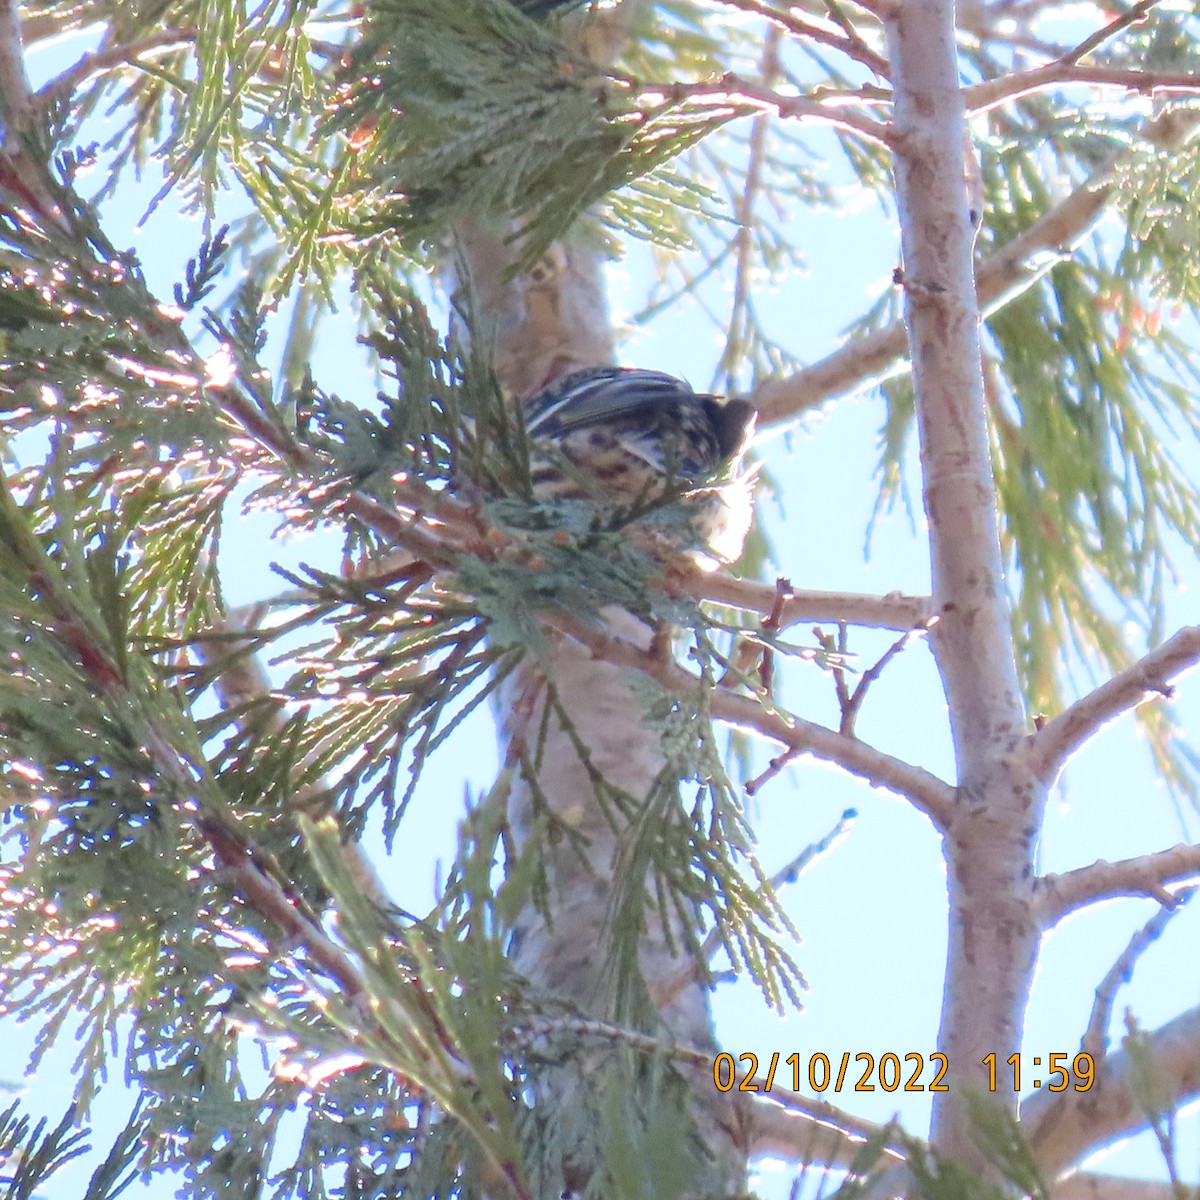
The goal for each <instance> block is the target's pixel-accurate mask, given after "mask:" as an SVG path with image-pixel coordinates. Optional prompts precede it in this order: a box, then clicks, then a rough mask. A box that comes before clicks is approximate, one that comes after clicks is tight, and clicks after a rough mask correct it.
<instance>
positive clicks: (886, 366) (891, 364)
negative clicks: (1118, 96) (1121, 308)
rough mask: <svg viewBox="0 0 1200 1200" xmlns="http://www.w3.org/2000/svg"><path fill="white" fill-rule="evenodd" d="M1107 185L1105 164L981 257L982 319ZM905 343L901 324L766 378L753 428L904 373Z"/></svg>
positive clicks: (1041, 268) (1049, 254) (1032, 279)
mask: <svg viewBox="0 0 1200 1200" xmlns="http://www.w3.org/2000/svg"><path fill="white" fill-rule="evenodd" d="M1112 187H1113V165H1112V164H1111V163H1110V164H1107V165H1106V166H1105V167H1103V168H1101V170H1099V171H1097V172H1096V173H1095V174H1093V175H1092V176H1091V177H1090V178H1089V179H1087V180H1085V181H1084V182H1083V183H1082V184H1080V185H1079V187H1077V188H1076V189H1075V190H1074V191H1073V192H1071V194H1070V195H1069V196H1067V197H1066V199H1064V200H1062V201H1061V202H1060V203H1058V204H1056V205H1055V206H1054V207H1053V208H1051V209H1050V210H1049V211H1048V212H1047V213H1046V214H1045V215H1044V216H1042V217H1040V218H1039V219H1038V220H1036V221H1035V222H1034V223H1033V224H1032V225H1030V226H1029V228H1028V229H1026V230H1024V231H1023V232H1022V233H1019V234H1018V235H1017V236H1016V237H1015V238H1013V239H1012V241H1010V242H1009V243H1008V244H1007V245H1005V246H1003V247H1001V248H1000V249H999V250H997V251H995V252H994V253H992V254H991V255H989V256H988V257H987V258H986V259H984V260H983V262H982V263H980V264H979V267H978V268H977V270H976V272H975V283H976V288H977V292H978V297H979V305H980V308H981V309H982V310H983V312H984V314H985V315H986V314H987V313H989V312H992V311H994V310H995V309H996V308H998V307H999V306H1000V305H1001V304H1004V303H1007V302H1008V301H1009V300H1011V299H1012V298H1013V297H1014V296H1017V295H1019V294H1020V293H1021V292H1023V291H1025V290H1026V288H1028V287H1030V286H1032V285H1033V284H1034V283H1036V282H1037V280H1039V279H1040V278H1041V277H1042V276H1043V275H1044V274H1045V273H1046V271H1048V270H1049V269H1050V267H1052V266H1053V265H1054V263H1056V262H1058V261H1060V260H1061V259H1062V257H1064V256H1065V255H1066V254H1067V252H1068V251H1069V250H1070V249H1071V248H1072V247H1073V246H1074V245H1075V244H1076V243H1077V242H1078V241H1079V240H1080V239H1081V238H1082V237H1083V236H1084V234H1086V233H1087V231H1088V230H1089V229H1090V228H1091V226H1092V225H1093V224H1094V222H1095V221H1096V220H1097V218H1098V217H1099V216H1100V213H1101V212H1102V211H1103V210H1104V206H1105V204H1107V202H1108V199H1109V196H1110V195H1111V193H1112ZM907 354H908V337H907V334H906V332H905V329H904V324H903V322H901V321H894V322H893V323H892V324H891V325H888V326H886V327H885V328H883V329H880V330H877V331H876V332H874V333H868V334H864V335H862V336H861V337H855V338H854V339H853V340H851V341H849V342H847V343H846V345H845V346H843V347H842V348H841V349H840V350H835V351H834V352H833V353H832V354H830V355H827V356H826V357H825V358H823V359H821V360H820V361H819V362H816V363H814V364H813V365H812V366H811V367H806V368H805V369H804V370H802V371H797V372H795V373H794V374H792V375H790V376H788V377H786V378H784V379H771V380H767V382H766V383H764V384H763V385H762V386H761V387H760V388H759V389H758V390H757V391H756V392H755V395H754V402H755V404H756V406H757V408H758V411H759V426H760V428H762V427H765V426H768V425H773V424H777V423H781V422H785V421H791V420H794V419H795V418H796V417H798V416H800V415H801V414H802V413H805V412H807V411H809V410H810V409H813V408H816V407H817V406H818V405H820V404H821V403H823V402H824V401H826V400H829V399H832V398H833V397H835V396H841V395H845V394H847V393H849V392H854V391H859V390H862V389H863V388H867V387H871V386H873V385H875V384H879V383H882V382H883V381H884V380H885V379H890V378H892V377H893V376H896V375H900V374H903V373H905V372H907V371H908V370H909V363H908V360H907Z"/></svg>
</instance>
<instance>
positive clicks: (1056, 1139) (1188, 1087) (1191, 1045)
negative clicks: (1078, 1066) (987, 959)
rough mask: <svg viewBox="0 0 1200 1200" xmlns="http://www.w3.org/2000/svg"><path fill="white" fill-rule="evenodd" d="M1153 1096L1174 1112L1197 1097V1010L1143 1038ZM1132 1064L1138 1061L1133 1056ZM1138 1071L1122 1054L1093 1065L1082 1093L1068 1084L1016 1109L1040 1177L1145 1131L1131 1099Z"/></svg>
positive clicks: (1138, 1106) (1143, 1118)
mask: <svg viewBox="0 0 1200 1200" xmlns="http://www.w3.org/2000/svg"><path fill="white" fill-rule="evenodd" d="M1146 1043H1147V1047H1148V1050H1149V1054H1150V1056H1151V1057H1152V1058H1153V1062H1154V1081H1155V1088H1156V1091H1157V1094H1158V1095H1159V1096H1160V1097H1161V1098H1162V1099H1163V1100H1166V1101H1168V1102H1171V1103H1173V1104H1174V1105H1176V1106H1180V1105H1182V1104H1184V1103H1186V1102H1187V1101H1188V1100H1191V1099H1193V1098H1195V1097H1196V1096H1197V1095H1198V1094H1200V1008H1192V1009H1189V1010H1188V1011H1187V1012H1185V1013H1183V1014H1182V1015H1181V1016H1178V1017H1176V1018H1175V1019H1174V1020H1173V1021H1169V1022H1168V1023H1167V1024H1166V1025H1163V1026H1161V1027H1160V1028H1158V1029H1156V1030H1154V1031H1153V1032H1152V1033H1148V1034H1147V1035H1146ZM1138 1058H1139V1059H1140V1058H1141V1053H1140V1052H1139V1054H1138ZM1141 1071H1142V1066H1141V1065H1139V1063H1137V1062H1135V1061H1134V1059H1133V1058H1132V1057H1131V1056H1130V1054H1129V1052H1128V1051H1126V1050H1118V1051H1116V1052H1114V1053H1113V1054H1110V1055H1107V1056H1106V1057H1105V1058H1103V1059H1098V1060H1096V1063H1095V1071H1094V1073H1093V1083H1092V1085H1091V1087H1089V1088H1088V1090H1087V1091H1076V1090H1075V1089H1074V1084H1072V1086H1071V1087H1069V1088H1068V1089H1067V1091H1065V1092H1060V1093H1058V1094H1057V1095H1055V1094H1053V1093H1049V1092H1045V1091H1042V1092H1039V1093H1037V1094H1036V1095H1035V1096H1033V1097H1032V1098H1031V1099H1029V1100H1027V1101H1025V1102H1024V1103H1023V1104H1022V1106H1021V1124H1022V1127H1023V1129H1024V1130H1025V1131H1026V1132H1027V1133H1028V1137H1029V1145H1030V1147H1031V1149H1032V1150H1033V1153H1034V1157H1035V1158H1036V1159H1037V1162H1038V1165H1039V1166H1040V1167H1041V1169H1042V1171H1043V1173H1044V1174H1045V1175H1046V1176H1047V1177H1049V1178H1053V1177H1054V1176H1055V1175H1058V1174H1060V1173H1061V1172H1063V1171H1065V1170H1067V1168H1069V1167H1071V1166H1072V1165H1073V1164H1075V1163H1077V1162H1080V1161H1082V1160H1083V1159H1084V1158H1086V1157H1087V1156H1088V1155H1089V1154H1091V1153H1092V1152H1093V1151H1095V1150H1098V1149H1100V1148H1102V1147H1104V1146H1107V1145H1109V1144H1110V1143H1112V1142H1114V1141H1115V1140H1116V1139H1117V1138H1120V1137H1124V1136H1125V1135H1127V1134H1131V1133H1134V1132H1136V1131H1137V1130H1139V1129H1142V1128H1144V1127H1145V1125H1146V1123H1147V1116H1146V1112H1145V1108H1144V1103H1143V1102H1142V1101H1141V1100H1139V1098H1138V1095H1137V1083H1136V1081H1137V1078H1138V1076H1139V1074H1140V1073H1141Z"/></svg>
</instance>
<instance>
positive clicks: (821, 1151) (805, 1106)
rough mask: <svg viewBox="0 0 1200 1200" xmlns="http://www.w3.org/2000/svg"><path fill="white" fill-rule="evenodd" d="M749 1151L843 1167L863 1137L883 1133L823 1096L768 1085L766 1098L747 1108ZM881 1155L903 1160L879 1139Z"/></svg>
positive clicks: (895, 1148) (857, 1151) (898, 1150)
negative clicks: (815, 1098) (802, 1093)
mask: <svg viewBox="0 0 1200 1200" xmlns="http://www.w3.org/2000/svg"><path fill="white" fill-rule="evenodd" d="M749 1115H750V1153H751V1154H752V1155H755V1156H757V1157H760V1158H764V1157H768V1156H770V1157H772V1158H785V1159H788V1160H790V1161H793V1162H801V1163H812V1162H815V1163H817V1164H818V1165H820V1166H826V1167H847V1166H850V1165H851V1163H853V1162H854V1160H855V1157H856V1156H857V1155H859V1154H861V1153H862V1148H863V1144H864V1143H865V1142H866V1141H868V1140H869V1139H873V1138H874V1139H880V1138H882V1137H883V1136H884V1134H885V1129H884V1127H883V1126H881V1125H874V1124H872V1123H871V1122H869V1121H864V1120H862V1119H861V1118H860V1117H854V1116H851V1115H850V1114H849V1113H847V1112H843V1111H842V1110H841V1109H839V1108H835V1107H834V1106H833V1105H832V1104H828V1103H827V1102H825V1101H824V1100H814V1099H812V1098H811V1097H809V1096H802V1095H800V1094H799V1093H797V1092H792V1091H789V1090H788V1089H786V1088H779V1087H777V1086H773V1087H772V1089H771V1093H770V1098H769V1099H767V1098H756V1099H755V1101H754V1103H753V1106H752V1107H751V1109H750V1114H749ZM881 1154H882V1155H883V1156H886V1157H887V1158H889V1159H892V1160H894V1161H903V1158H904V1155H903V1151H902V1150H901V1148H900V1146H899V1145H897V1144H894V1143H888V1142H884V1143H883V1145H882V1149H881Z"/></svg>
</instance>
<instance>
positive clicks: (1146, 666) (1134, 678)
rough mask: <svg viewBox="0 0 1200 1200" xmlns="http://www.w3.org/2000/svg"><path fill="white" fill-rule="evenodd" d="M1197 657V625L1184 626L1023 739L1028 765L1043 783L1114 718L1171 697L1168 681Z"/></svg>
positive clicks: (1054, 776)
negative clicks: (1145, 703) (1141, 705)
mask: <svg viewBox="0 0 1200 1200" xmlns="http://www.w3.org/2000/svg"><path fill="white" fill-rule="evenodd" d="M1197 662H1200V625H1189V626H1185V627H1184V628H1183V629H1181V630H1179V632H1178V633H1176V634H1174V635H1173V636H1172V637H1170V638H1168V639H1167V640H1166V641H1165V642H1163V644H1162V645H1161V646H1159V647H1157V648H1156V649H1154V650H1152V651H1151V652H1150V653H1149V654H1147V655H1146V656H1145V657H1144V658H1142V659H1139V661H1138V662H1136V663H1134V664H1133V666H1131V667H1128V668H1127V669H1126V670H1124V671H1121V672H1120V673H1119V674H1117V675H1114V676H1113V677H1112V678H1111V679H1109V680H1108V681H1107V682H1105V683H1102V684H1101V685H1100V686H1099V687H1098V688H1096V690H1095V691H1093V692H1089V693H1088V694H1087V695H1086V696H1084V697H1083V698H1082V699H1080V700H1077V701H1076V702H1075V703H1074V704H1072V705H1071V706H1070V707H1069V708H1068V709H1066V710H1065V711H1064V712H1062V713H1060V714H1059V715H1058V716H1057V717H1055V718H1054V719H1053V720H1052V721H1049V722H1047V724H1046V725H1044V726H1043V727H1042V728H1041V729H1039V730H1038V731H1037V732H1036V733H1034V734H1032V735H1030V737H1029V739H1028V740H1027V742H1026V747H1027V760H1028V763H1029V767H1030V769H1031V770H1032V771H1033V772H1034V774H1035V775H1037V777H1038V778H1039V779H1042V780H1043V781H1044V782H1046V783H1047V784H1050V783H1053V782H1054V780H1055V779H1057V778H1058V775H1059V772H1060V771H1061V770H1062V769H1063V766H1064V764H1065V763H1066V761H1067V760H1068V759H1069V758H1070V757H1071V755H1072V754H1074V753H1075V752H1076V751H1077V750H1078V749H1079V748H1080V747H1081V746H1082V745H1083V744H1084V743H1085V742H1087V741H1089V740H1090V739H1091V738H1092V737H1094V736H1095V735H1096V734H1097V733H1098V732H1099V731H1100V730H1101V729H1102V728H1103V727H1104V726H1105V725H1107V724H1108V723H1109V722H1110V721H1112V720H1114V719H1115V718H1117V717H1119V716H1121V715H1122V714H1123V713H1126V712H1128V711H1129V710H1130V709H1132V708H1136V707H1137V706H1138V705H1139V704H1141V703H1143V702H1144V701H1146V700H1150V699H1154V698H1156V697H1166V698H1167V699H1170V698H1171V695H1172V688H1171V683H1172V681H1173V680H1175V679H1177V678H1178V677H1179V676H1180V675H1182V674H1183V673H1184V672H1185V671H1188V670H1190V669H1191V668H1192V667H1194V666H1195V665H1196V663H1197Z"/></svg>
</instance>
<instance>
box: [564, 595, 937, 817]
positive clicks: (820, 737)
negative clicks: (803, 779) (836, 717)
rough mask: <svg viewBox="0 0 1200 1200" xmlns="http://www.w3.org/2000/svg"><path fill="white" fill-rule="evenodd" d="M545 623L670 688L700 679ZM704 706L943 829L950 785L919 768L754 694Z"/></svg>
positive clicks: (571, 623)
mask: <svg viewBox="0 0 1200 1200" xmlns="http://www.w3.org/2000/svg"><path fill="white" fill-rule="evenodd" d="M544 620H545V623H546V624H547V625H548V626H550V627H551V628H554V629H557V630H559V632H561V633H563V634H565V635H566V636H567V637H570V638H573V639H574V640H575V641H578V642H580V643H581V644H582V645H584V646H586V647H587V649H588V650H589V652H590V653H591V654H592V655H593V656H594V657H595V658H599V659H603V660H604V661H606V662H610V663H614V664H616V665H617V666H622V667H629V668H632V669H634V670H638V671H642V672H644V673H645V674H647V675H649V676H650V677H651V678H653V679H656V680H657V681H658V682H659V683H661V684H662V685H663V686H664V687H665V688H667V689H668V690H670V691H673V692H678V693H681V694H685V695H686V694H689V693H693V692H695V690H696V689H697V688H699V687H702V686H703V684H702V681H701V680H700V679H699V678H698V677H697V676H696V675H694V674H692V673H691V672H690V671H687V670H685V669H684V668H683V667H681V666H679V665H678V664H677V663H676V662H674V661H673V660H672V659H670V658H666V657H664V656H662V655H660V654H656V653H655V652H654V651H653V649H651V650H643V649H641V648H639V647H638V646H636V645H634V643H633V642H630V641H627V640H626V639H625V638H623V637H620V636H618V635H616V634H614V633H610V632H608V631H607V630H605V629H604V628H602V627H601V626H600V625H598V624H596V623H595V622H590V621H585V620H582V619H580V618H578V617H575V616H572V615H571V614H569V613H565V612H548V613H547V614H546V615H545V617H544ZM708 706H709V711H710V712H711V713H712V715H713V716H714V717H715V718H716V719H717V720H719V721H726V722H728V723H729V724H731V725H736V726H738V727H739V728H741V729H752V730H754V731H756V732H757V733H760V734H762V735H763V737H765V738H769V739H770V740H771V741H774V742H778V743H779V744H780V745H782V746H787V747H790V748H791V749H792V750H794V751H795V752H796V753H797V754H811V755H813V756H814V757H815V758H820V759H824V760H825V761H827V762H831V763H834V764H836V765H837V766H840V767H841V768H842V769H843V770H845V771H848V772H849V773H850V774H852V775H856V776H858V777H859V778H860V779H865V780H866V781H867V782H868V783H870V784H871V785H872V786H873V787H881V788H886V789H888V790H889V791H893V792H895V793H897V794H898V795H900V796H904V797H905V798H906V799H907V800H909V801H910V802H911V803H912V804H913V805H914V806H915V807H917V808H918V809H920V810H921V811H922V812H923V813H925V814H926V816H928V817H929V818H930V820H932V821H933V823H934V824H935V825H936V826H937V827H938V828H939V829H944V828H945V826H946V823H947V821H948V820H949V819H950V816H951V813H952V810H953V806H954V796H955V793H954V789H953V788H952V787H951V786H950V785H949V784H947V783H945V782H944V781H943V780H941V779H939V778H938V777H937V776H936V775H933V774H932V773H930V772H929V771H925V770H923V769H922V768H921V767H916V766H913V765H912V764H911V763H907V762H905V761H904V760H903V759H899V758H893V757H892V756H891V755H890V754H885V753H884V752H883V751H881V750H876V749H875V748H874V747H873V746H869V745H867V744H866V743H865V742H860V741H859V740H858V739H857V738H848V737H844V736H843V735H842V734H840V733H836V732H834V730H832V729H827V728H826V727H825V726H824V725H817V724H815V723H814V722H812V721H805V720H802V719H801V718H799V717H796V716H793V715H791V714H790V713H786V712H783V711H782V710H780V709H776V708H773V707H768V706H767V704H765V703H763V702H762V701H761V700H760V699H758V698H757V697H754V696H745V695H737V694H734V693H733V692H729V691H724V690H719V689H718V690H714V691H711V692H710V694H709V697H708Z"/></svg>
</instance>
